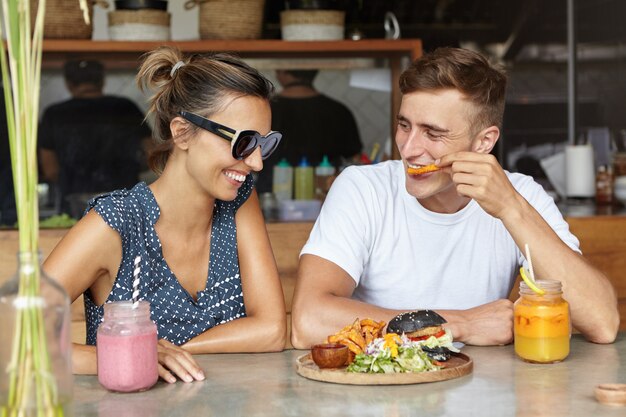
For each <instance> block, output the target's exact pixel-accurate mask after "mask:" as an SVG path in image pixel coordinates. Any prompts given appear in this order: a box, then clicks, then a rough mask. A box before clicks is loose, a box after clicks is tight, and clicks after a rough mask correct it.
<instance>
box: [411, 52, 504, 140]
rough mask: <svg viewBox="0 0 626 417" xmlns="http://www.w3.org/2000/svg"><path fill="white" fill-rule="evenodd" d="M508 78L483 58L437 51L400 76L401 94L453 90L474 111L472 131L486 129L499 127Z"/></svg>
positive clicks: (474, 53) (414, 64) (463, 53)
mask: <svg viewBox="0 0 626 417" xmlns="http://www.w3.org/2000/svg"><path fill="white" fill-rule="evenodd" d="M506 83H507V76H506V74H505V73H504V70H502V69H501V68H498V67H496V66H494V65H491V64H490V63H489V61H488V60H487V58H485V57H484V56H483V55H481V54H479V53H477V52H473V51H470V50H468V49H460V48H438V49H436V50H435V51H433V52H431V53H428V54H426V55H424V56H423V57H422V58H418V59H417V60H415V61H414V62H413V63H412V64H411V65H410V66H409V68H408V69H406V71H404V72H403V73H402V75H400V91H401V92H402V94H409V93H414V92H418V91H433V90H441V89H456V90H458V91H460V92H461V93H462V94H463V95H465V96H466V97H467V98H468V100H469V101H470V102H471V103H472V104H473V105H474V107H475V109H476V110H477V112H476V114H475V117H473V118H472V119H473V120H471V128H472V131H473V132H476V133H477V132H478V131H480V130H481V129H484V128H486V127H489V126H493V125H495V126H497V127H499V128H502V117H503V114H504V102H505V92H506Z"/></svg>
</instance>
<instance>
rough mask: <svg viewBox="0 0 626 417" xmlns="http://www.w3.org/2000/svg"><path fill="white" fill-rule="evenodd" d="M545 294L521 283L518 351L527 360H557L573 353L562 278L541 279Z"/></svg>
mask: <svg viewBox="0 0 626 417" xmlns="http://www.w3.org/2000/svg"><path fill="white" fill-rule="evenodd" d="M536 286H537V287H539V288H540V289H541V290H543V294H540V293H537V292H536V291H533V290H532V289H531V288H529V286H528V285H527V284H526V283H525V282H521V283H520V292H519V293H520V298H519V299H518V300H517V301H516V302H515V305H514V310H513V313H514V326H513V330H514V336H515V353H516V354H517V355H518V356H519V357H520V358H522V359H523V360H525V361H527V362H533V363H555V362H560V361H562V360H563V359H565V358H566V357H567V355H569V343H570V335H571V324H570V312H569V304H568V303H567V301H565V300H564V299H563V292H562V289H561V282H560V281H554V280H537V281H536Z"/></svg>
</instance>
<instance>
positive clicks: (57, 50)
mask: <svg viewBox="0 0 626 417" xmlns="http://www.w3.org/2000/svg"><path fill="white" fill-rule="evenodd" d="M161 45H172V46H176V47H178V48H179V49H181V50H182V51H184V52H188V53H189V52H191V53H194V52H197V53H202V52H236V53H237V54H238V55H240V56H241V57H243V58H386V59H394V58H397V59H399V58H401V57H403V56H407V57H409V58H410V59H411V60H413V59H416V58H417V57H419V56H420V55H421V53H422V44H421V41H420V40H418V39H399V40H387V39H369V40H360V41H350V40H340V41H282V40H200V41H169V42H131V41H124V42H119V41H92V40H53V39H48V40H45V41H44V43H43V54H44V58H43V65H44V67H45V68H60V67H61V66H62V65H63V62H65V61H66V60H67V59H68V58H92V59H99V60H102V61H105V62H106V63H107V65H108V66H109V67H113V68H136V67H137V64H138V61H139V58H140V56H141V55H142V54H143V53H145V52H148V51H151V50H153V49H156V48H158V47H159V46H161Z"/></svg>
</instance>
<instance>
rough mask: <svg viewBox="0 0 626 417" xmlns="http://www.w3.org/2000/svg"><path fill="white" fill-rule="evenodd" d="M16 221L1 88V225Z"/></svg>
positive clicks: (5, 117)
mask: <svg viewBox="0 0 626 417" xmlns="http://www.w3.org/2000/svg"><path fill="white" fill-rule="evenodd" d="M16 221H17V212H16V209H15V195H14V190H13V172H12V171H11V152H10V148H9V132H8V130H7V113H6V108H5V105H4V89H2V88H0V225H2V226H13V225H14V224H15V222H16Z"/></svg>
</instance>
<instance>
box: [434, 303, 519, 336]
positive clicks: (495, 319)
mask: <svg viewBox="0 0 626 417" xmlns="http://www.w3.org/2000/svg"><path fill="white" fill-rule="evenodd" d="M440 313H441V314H442V315H443V316H444V317H445V318H446V320H448V323H447V324H445V325H444V327H445V328H448V329H450V331H452V336H453V337H454V340H458V341H460V342H463V343H467V344H468V345H478V346H489V345H505V344H507V343H511V342H512V341H513V303H512V302H511V300H506V299H504V300H496V301H493V302H491V303H488V304H483V305H480V306H478V307H474V308H470V309H468V310H457V311H442V312H440Z"/></svg>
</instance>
